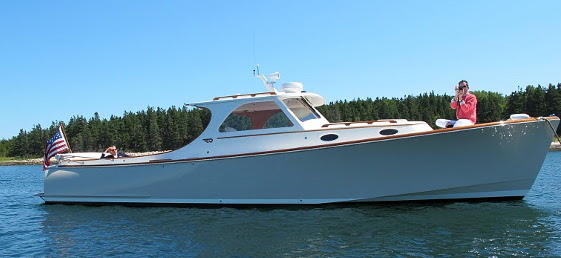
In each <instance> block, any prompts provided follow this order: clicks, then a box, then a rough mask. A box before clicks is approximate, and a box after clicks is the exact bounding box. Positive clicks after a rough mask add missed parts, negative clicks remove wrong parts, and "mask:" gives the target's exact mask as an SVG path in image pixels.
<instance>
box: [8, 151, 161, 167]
mask: <svg viewBox="0 0 561 258" xmlns="http://www.w3.org/2000/svg"><path fill="white" fill-rule="evenodd" d="M159 153H163V152H162V151H150V152H134V153H127V155H129V156H131V157H134V156H146V155H155V154H159ZM99 155H100V156H101V152H100V153H99ZM51 164H56V159H55V158H51ZM19 165H43V158H34V159H23V160H9V161H0V166H19Z"/></svg>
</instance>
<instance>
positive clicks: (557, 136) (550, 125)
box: [539, 116, 561, 143]
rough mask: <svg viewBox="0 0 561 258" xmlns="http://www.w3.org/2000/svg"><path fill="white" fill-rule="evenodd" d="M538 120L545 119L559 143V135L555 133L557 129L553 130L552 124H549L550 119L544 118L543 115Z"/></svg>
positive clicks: (560, 141)
mask: <svg viewBox="0 0 561 258" xmlns="http://www.w3.org/2000/svg"><path fill="white" fill-rule="evenodd" d="M539 119H540V120H545V121H547V123H548V124H549V127H550V128H551V130H552V131H553V134H555V138H557V141H558V142H559V143H561V140H560V139H559V135H557V131H555V128H553V125H552V124H551V121H549V119H547V118H545V117H541V116H540V117H539Z"/></svg>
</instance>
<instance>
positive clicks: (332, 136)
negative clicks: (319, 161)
mask: <svg viewBox="0 0 561 258" xmlns="http://www.w3.org/2000/svg"><path fill="white" fill-rule="evenodd" d="M337 138H339V135H336V134H326V135H323V136H321V138H320V139H321V140H322V141H333V140H337Z"/></svg>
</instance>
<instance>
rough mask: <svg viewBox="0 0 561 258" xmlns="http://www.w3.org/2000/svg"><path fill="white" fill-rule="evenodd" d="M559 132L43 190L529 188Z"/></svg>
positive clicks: (262, 161) (274, 159) (350, 193)
mask: <svg viewBox="0 0 561 258" xmlns="http://www.w3.org/2000/svg"><path fill="white" fill-rule="evenodd" d="M553 122H554V123H555V124H557V123H558V120H556V121H553ZM552 136H553V135H552V132H551V129H550V128H549V125H547V124H546V122H544V121H537V122H527V123H513V124H507V125H504V126H502V125H498V126H489V127H475V128H469V129H465V130H452V131H442V132H438V133H429V134H424V135H417V136H411V137H406V138H394V139H388V140H379V141H372V142H363V143H354V144H349V145H343V146H332V147H324V148H317V149H307V150H297V151H291V152H279V153H271V154H262V155H255V156H245V157H231V158H219V159H214V160H199V161H192V162H177V163H161V164H145V165H130V166H99V167H97V166H95V167H60V168H51V169H50V170H49V171H48V172H47V173H46V177H45V195H44V198H45V201H46V202H47V203H58V202H62V203H65V202H68V203H138V204H142V203H146V204H151V203H154V204H155V203H165V204H321V203H333V202H378V201H409V200H434V199H464V198H469V199H471V198H495V197H522V196H524V195H525V194H526V193H527V191H528V190H529V189H530V188H531V186H532V184H533V182H534V180H535V179H536V177H537V174H538V172H539V170H540V168H541V165H542V163H543V160H544V159H545V155H546V152H547V151H548V147H549V144H550V142H551V139H552Z"/></svg>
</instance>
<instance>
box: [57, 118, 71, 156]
mask: <svg viewBox="0 0 561 258" xmlns="http://www.w3.org/2000/svg"><path fill="white" fill-rule="evenodd" d="M60 129H61V130H62V134H63V136H64V140H65V141H66V145H67V146H68V151H70V153H72V149H71V148H70V141H68V137H66V131H64V124H63V123H62V122H60Z"/></svg>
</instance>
